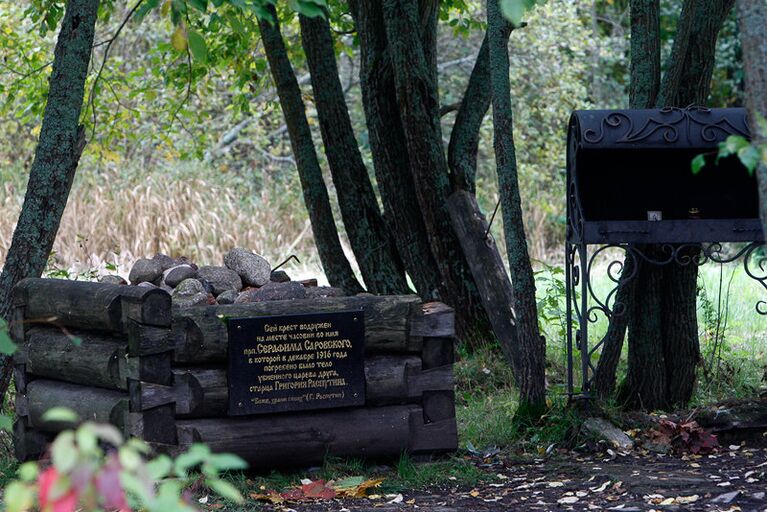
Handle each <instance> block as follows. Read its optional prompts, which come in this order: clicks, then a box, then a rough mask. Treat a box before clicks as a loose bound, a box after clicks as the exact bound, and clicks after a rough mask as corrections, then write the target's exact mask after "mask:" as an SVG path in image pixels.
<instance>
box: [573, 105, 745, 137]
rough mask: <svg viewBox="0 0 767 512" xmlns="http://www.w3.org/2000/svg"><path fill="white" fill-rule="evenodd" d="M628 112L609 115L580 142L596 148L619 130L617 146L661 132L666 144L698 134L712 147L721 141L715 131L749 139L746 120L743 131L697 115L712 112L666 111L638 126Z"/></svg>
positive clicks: (694, 108) (723, 119) (700, 109)
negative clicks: (711, 144)
mask: <svg viewBox="0 0 767 512" xmlns="http://www.w3.org/2000/svg"><path fill="white" fill-rule="evenodd" d="M627 112H630V111H614V112H610V113H608V114H607V115H605V116H604V117H603V118H602V120H601V122H600V123H599V131H597V130H596V129H594V128H588V129H586V130H585V131H584V132H583V140H585V141H586V142H588V143H589V144H599V143H601V142H603V141H604V140H605V137H607V135H608V134H609V133H610V132H611V131H612V132H617V131H619V130H622V132H621V133H622V135H621V136H620V137H617V138H616V139H615V143H616V144H629V143H636V142H642V141H646V140H648V139H649V138H650V137H652V136H653V135H655V134H656V133H657V132H662V134H663V135H662V139H663V140H664V141H665V142H666V143H668V144H674V143H676V142H678V141H679V139H680V137H681V136H684V137H685V138H686V139H687V142H688V143H692V142H693V141H694V135H695V134H699V136H700V139H701V140H702V141H704V142H707V143H714V142H716V141H718V140H720V139H721V137H719V136H717V131H720V132H722V133H723V134H725V135H741V136H743V137H748V136H749V133H748V119H746V118H744V119H743V127H742V128H741V127H738V126H735V124H733V123H732V122H731V121H730V120H729V119H727V118H726V117H721V118H715V119H703V118H701V117H700V116H699V115H696V114H701V113H704V114H710V113H711V112H712V111H711V109H709V108H706V107H699V106H691V107H687V108H677V107H666V108H662V109H660V110H658V111H657V112H658V115H657V116H649V117H648V118H647V119H645V120H644V122H641V120H640V118H638V117H637V118H635V117H632V115H630V114H629V113H627ZM635 115H636V114H635ZM637 122H641V125H640V126H639V127H638V128H636V127H635V125H636V123H637ZM693 128H695V131H693Z"/></svg>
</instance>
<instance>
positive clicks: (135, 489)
mask: <svg viewBox="0 0 767 512" xmlns="http://www.w3.org/2000/svg"><path fill="white" fill-rule="evenodd" d="M120 484H121V485H122V487H123V489H125V490H126V491H127V492H128V493H130V494H132V495H133V496H135V497H137V498H138V499H139V500H141V502H142V503H145V504H146V503H149V502H151V501H152V492H153V489H152V486H151V485H147V484H146V483H145V482H142V481H141V480H140V479H139V478H137V477H136V476H135V475H133V474H131V473H128V472H127V471H120ZM170 510H173V509H170Z"/></svg>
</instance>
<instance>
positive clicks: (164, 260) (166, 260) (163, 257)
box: [152, 252, 177, 271]
mask: <svg viewBox="0 0 767 512" xmlns="http://www.w3.org/2000/svg"><path fill="white" fill-rule="evenodd" d="M152 260H153V261H156V262H158V263H159V264H160V265H162V269H163V271H165V270H168V269H169V268H170V267H172V266H174V265H177V263H176V261H175V260H174V259H173V258H171V257H170V256H168V255H167V254H163V253H161V252H158V253H157V254H155V255H154V256H152Z"/></svg>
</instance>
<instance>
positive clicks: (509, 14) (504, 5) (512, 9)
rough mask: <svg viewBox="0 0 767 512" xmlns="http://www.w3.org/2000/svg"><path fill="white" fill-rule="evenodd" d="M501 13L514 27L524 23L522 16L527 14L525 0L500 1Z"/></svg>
mask: <svg viewBox="0 0 767 512" xmlns="http://www.w3.org/2000/svg"><path fill="white" fill-rule="evenodd" d="M499 1H500V5H501V12H502V13H503V15H504V16H505V17H506V19H508V20H509V21H510V22H511V23H512V24H514V25H517V26H518V25H520V24H521V23H522V16H524V14H525V2H524V0H499Z"/></svg>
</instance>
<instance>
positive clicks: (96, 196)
mask: <svg viewBox="0 0 767 512" xmlns="http://www.w3.org/2000/svg"><path fill="white" fill-rule="evenodd" d="M91 178H92V176H91V177H90V178H88V179H81V180H79V181H78V183H76V185H75V187H74V188H73V190H72V194H71V195H70V200H69V203H68V204H67V208H66V211H65V213H64V217H63V219H62V224H61V228H60V230H59V234H58V237H57V238H56V242H55V244H54V251H55V256H54V259H53V261H52V264H53V266H56V267H59V268H64V269H67V270H69V271H70V272H74V273H81V272H84V271H86V270H92V269H96V270H99V271H102V272H103V271H104V269H105V267H106V265H107V264H117V265H118V268H119V272H120V273H121V274H123V275H125V274H127V272H128V271H129V270H130V264H131V263H132V262H133V261H135V259H136V258H139V257H143V256H149V255H153V254H155V253H157V252H162V253H165V254H169V255H172V256H180V255H185V256H188V257H190V258H192V259H193V260H194V261H197V262H199V263H203V264H220V263H221V260H222V257H223V254H224V253H225V252H226V251H227V250H228V249H230V248H231V247H234V246H241V247H247V248H250V249H253V250H255V251H257V252H260V253H262V254H263V255H264V256H266V257H267V258H268V259H269V260H270V261H271V262H272V263H273V264H275V265H276V264H277V263H278V262H280V261H282V260H283V259H284V258H286V257H287V256H288V255H290V254H296V255H297V256H298V257H299V258H300V259H301V262H302V263H301V265H296V264H291V265H290V266H288V267H286V268H287V269H288V270H289V271H290V272H291V274H293V275H295V276H296V277H320V276H321V275H322V270H321V267H320V266H319V261H318V258H317V255H316V249H315V248H314V240H313V237H312V233H311V229H310V228H309V224H308V221H307V220H306V219H307V215H306V212H305V210H304V207H303V204H302V202H301V201H295V198H294V196H290V197H288V195H287V194H285V193H284V192H283V193H282V194H278V193H275V192H274V191H273V190H270V189H268V188H267V187H264V189H263V192H261V194H260V195H257V196H256V197H251V198H246V199H243V198H242V197H239V196H238V194H237V192H235V191H234V190H233V189H232V188H229V187H222V188H216V187H215V186H213V185H211V184H210V183H209V181H207V180H206V179H204V178H192V179H190V178H189V177H183V176H182V177H179V176H175V177H170V178H169V177H165V176H163V175H162V174H160V173H154V174H148V175H146V176H143V177H139V178H131V177H122V178H121V177H120V176H118V175H116V174H114V175H110V176H100V177H99V178H98V179H91ZM271 188H275V187H271ZM22 201H23V191H20V190H19V189H18V187H16V186H14V185H12V184H10V183H5V184H4V186H3V188H2V189H0V208H2V212H3V214H2V217H0V261H3V260H4V259H5V254H6V252H7V250H8V248H9V246H10V243H11V237H12V233H13V227H14V224H15V222H16V219H17V217H18V213H19V210H20V208H21V203H22Z"/></svg>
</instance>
